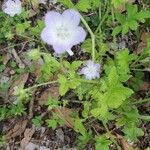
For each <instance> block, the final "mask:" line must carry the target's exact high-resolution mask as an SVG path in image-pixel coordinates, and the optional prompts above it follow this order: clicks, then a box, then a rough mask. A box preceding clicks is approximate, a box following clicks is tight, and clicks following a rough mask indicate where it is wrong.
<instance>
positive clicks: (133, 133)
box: [123, 125, 144, 141]
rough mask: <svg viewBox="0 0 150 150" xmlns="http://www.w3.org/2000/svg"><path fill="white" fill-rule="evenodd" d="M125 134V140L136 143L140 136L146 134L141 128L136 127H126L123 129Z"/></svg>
mask: <svg viewBox="0 0 150 150" xmlns="http://www.w3.org/2000/svg"><path fill="white" fill-rule="evenodd" d="M123 131H124V133H125V138H126V139H128V140H129V139H130V140H131V141H136V140H137V137H138V136H143V135H144V132H143V130H142V129H141V128H137V127H136V126H135V125H132V126H130V127H125V128H124V129H123Z"/></svg>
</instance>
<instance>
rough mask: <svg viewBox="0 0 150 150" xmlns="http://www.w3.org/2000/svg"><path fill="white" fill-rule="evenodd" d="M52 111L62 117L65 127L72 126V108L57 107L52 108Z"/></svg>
mask: <svg viewBox="0 0 150 150" xmlns="http://www.w3.org/2000/svg"><path fill="white" fill-rule="evenodd" d="M54 112H55V113H56V114H57V116H58V117H59V118H60V119H63V120H64V121H65V124H66V126H67V127H70V128H73V126H74V120H73V118H72V117H71V114H72V110H71V109H69V108H66V107H59V108H56V109H54Z"/></svg>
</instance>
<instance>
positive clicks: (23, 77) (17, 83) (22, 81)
mask: <svg viewBox="0 0 150 150" xmlns="http://www.w3.org/2000/svg"><path fill="white" fill-rule="evenodd" d="M28 77H29V73H24V74H22V75H20V77H19V79H17V80H16V81H14V83H12V84H11V87H10V89H9V95H12V93H13V92H14V87H16V86H24V85H25V83H26V81H27V79H28Z"/></svg>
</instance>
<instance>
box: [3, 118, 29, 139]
mask: <svg viewBox="0 0 150 150" xmlns="http://www.w3.org/2000/svg"><path fill="white" fill-rule="evenodd" d="M27 122H28V121H27V120H20V121H19V122H17V124H16V125H15V126H14V127H13V129H11V130H9V131H8V133H7V134H6V135H5V138H6V139H10V138H15V137H17V136H19V135H21V134H22V133H23V132H24V130H25V128H26V125H27Z"/></svg>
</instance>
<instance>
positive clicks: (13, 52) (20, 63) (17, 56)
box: [11, 49, 25, 68]
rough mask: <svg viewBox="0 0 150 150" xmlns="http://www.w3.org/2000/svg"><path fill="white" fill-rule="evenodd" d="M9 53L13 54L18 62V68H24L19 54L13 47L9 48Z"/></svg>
mask: <svg viewBox="0 0 150 150" xmlns="http://www.w3.org/2000/svg"><path fill="white" fill-rule="evenodd" d="M11 53H12V55H13V57H14V58H15V61H16V63H17V64H18V66H19V67H20V68H25V64H24V63H23V62H22V60H21V59H20V57H19V55H18V54H17V52H16V50H15V49H12V50H11Z"/></svg>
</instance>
